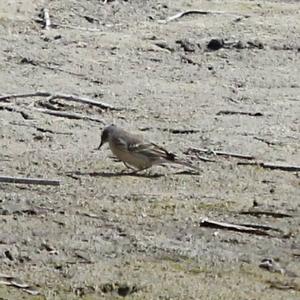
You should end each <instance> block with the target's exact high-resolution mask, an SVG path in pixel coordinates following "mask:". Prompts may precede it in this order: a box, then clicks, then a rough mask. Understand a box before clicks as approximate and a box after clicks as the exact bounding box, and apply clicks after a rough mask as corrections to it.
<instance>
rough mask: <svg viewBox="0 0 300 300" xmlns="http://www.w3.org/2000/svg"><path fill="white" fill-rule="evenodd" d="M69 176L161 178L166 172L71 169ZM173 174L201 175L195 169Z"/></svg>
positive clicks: (67, 173) (67, 174)
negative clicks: (84, 170)
mask: <svg viewBox="0 0 300 300" xmlns="http://www.w3.org/2000/svg"><path fill="white" fill-rule="evenodd" d="M64 175H66V176H68V177H72V178H74V179H78V177H77V176H90V177H126V176H130V177H139V178H160V177H165V176H166V174H159V173H154V174H153V173H152V174H151V173H150V172H148V173H134V172H81V171H70V172H66V173H64ZM172 175H200V174H199V173H196V172H193V171H180V172H176V173H172Z"/></svg>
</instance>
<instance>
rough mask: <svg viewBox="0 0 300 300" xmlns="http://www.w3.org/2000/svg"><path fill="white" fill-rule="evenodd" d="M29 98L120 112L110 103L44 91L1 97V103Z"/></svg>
mask: <svg viewBox="0 0 300 300" xmlns="http://www.w3.org/2000/svg"><path fill="white" fill-rule="evenodd" d="M28 97H50V99H52V100H53V99H57V98H60V99H64V100H68V101H73V102H80V103H84V104H89V105H93V106H97V107H100V108H102V109H111V110H120V108H116V107H114V106H112V105H110V104H108V103H104V102H99V101H96V100H93V99H89V98H86V97H80V96H76V95H67V94H60V93H50V92H43V91H37V92H33V93H25V94H10V95H3V96H0V101H6V100H9V99H13V98H28Z"/></svg>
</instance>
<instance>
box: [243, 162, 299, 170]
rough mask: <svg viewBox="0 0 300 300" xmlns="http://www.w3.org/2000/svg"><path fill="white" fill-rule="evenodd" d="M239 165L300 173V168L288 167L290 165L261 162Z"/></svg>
mask: <svg viewBox="0 0 300 300" xmlns="http://www.w3.org/2000/svg"><path fill="white" fill-rule="evenodd" d="M237 164H238V165H250V166H259V167H261V168H265V169H271V170H282V171H288V172H298V171H300V166H295V165H288V164H275V163H269V162H259V161H253V162H238V163H237Z"/></svg>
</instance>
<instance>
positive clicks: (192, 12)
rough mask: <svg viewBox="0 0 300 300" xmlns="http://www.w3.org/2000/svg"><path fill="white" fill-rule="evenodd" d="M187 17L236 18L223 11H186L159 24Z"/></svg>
mask: <svg viewBox="0 0 300 300" xmlns="http://www.w3.org/2000/svg"><path fill="white" fill-rule="evenodd" d="M187 15H231V16H238V15H237V14H234V13H230V12H225V11H208V10H187V11H183V12H180V13H178V14H176V15H174V16H171V17H168V18H167V19H165V20H160V21H159V23H168V22H170V21H174V20H177V19H180V18H182V17H184V16H187ZM239 16H240V15H239ZM243 17H246V18H248V17H249V16H248V15H245V16H243Z"/></svg>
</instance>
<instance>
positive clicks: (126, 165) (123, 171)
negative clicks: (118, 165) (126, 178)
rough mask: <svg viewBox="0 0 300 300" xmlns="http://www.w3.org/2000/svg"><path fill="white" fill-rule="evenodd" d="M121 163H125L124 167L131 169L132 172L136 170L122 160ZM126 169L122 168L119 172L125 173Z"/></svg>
mask: <svg viewBox="0 0 300 300" xmlns="http://www.w3.org/2000/svg"><path fill="white" fill-rule="evenodd" d="M122 163H123V164H124V165H125V167H126V168H127V169H130V170H132V172H135V171H136V169H134V168H132V167H131V166H129V165H128V164H127V163H126V162H125V161H122ZM127 169H124V170H122V171H121V173H122V174H124V173H126V171H127ZM132 172H129V173H128V174H131V173H132Z"/></svg>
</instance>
